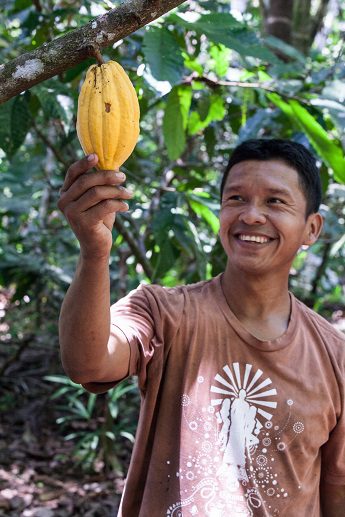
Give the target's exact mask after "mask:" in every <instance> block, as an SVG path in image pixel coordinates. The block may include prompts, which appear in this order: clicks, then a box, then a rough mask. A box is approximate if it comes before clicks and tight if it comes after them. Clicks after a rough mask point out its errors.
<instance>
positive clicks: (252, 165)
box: [224, 160, 304, 197]
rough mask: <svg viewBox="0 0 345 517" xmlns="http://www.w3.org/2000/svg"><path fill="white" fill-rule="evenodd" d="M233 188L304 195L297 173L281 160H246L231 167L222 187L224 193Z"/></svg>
mask: <svg viewBox="0 0 345 517" xmlns="http://www.w3.org/2000/svg"><path fill="white" fill-rule="evenodd" d="M234 186H237V187H241V188H245V187H255V188H259V189H264V188H266V187H267V188H270V189H272V188H275V189H279V190H287V191H289V192H290V194H294V193H296V194H297V193H299V194H302V195H303V197H304V194H303V192H302V189H301V185H300V181H299V174H298V172H297V171H296V170H295V169H294V168H293V167H291V166H290V165H288V164H287V163H285V162H284V161H282V160H246V161H243V162H239V163H236V164H235V165H234V166H233V167H231V169H230V171H229V174H228V177H227V179H226V182H225V185H224V192H226V191H227V190H229V189H230V188H233V187H234Z"/></svg>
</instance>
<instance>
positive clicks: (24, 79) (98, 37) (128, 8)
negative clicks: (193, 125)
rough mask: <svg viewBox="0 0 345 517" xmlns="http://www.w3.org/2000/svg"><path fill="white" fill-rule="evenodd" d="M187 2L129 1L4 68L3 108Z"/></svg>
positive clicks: (0, 75) (0, 80)
mask: <svg viewBox="0 0 345 517" xmlns="http://www.w3.org/2000/svg"><path fill="white" fill-rule="evenodd" d="M184 1H185V0H164V2H163V1H162V0H128V1H126V2H124V3H122V4H120V5H119V6H118V7H117V8H115V9H111V10H110V11H109V12H107V13H106V14H103V15H101V16H98V17H97V18H95V19H94V20H92V21H90V22H89V23H88V24H87V25H85V26H84V27H81V28H80V29H76V30H74V31H71V32H69V33H68V34H66V35H65V36H62V37H60V38H57V39H55V40H53V41H51V42H49V43H45V44H44V45H42V46H41V47H39V48H37V49H35V50H33V51H31V52H26V53H25V54H22V55H21V56H18V57H17V58H16V59H13V60H12V61H9V62H8V63H6V64H3V65H0V104H1V103H4V102H6V101H7V100H9V99H11V98H12V97H14V96H15V95H18V94H19V93H21V92H23V91H25V90H28V89H29V88H31V87H32V86H34V85H35V84H38V83H41V82H43V81H45V80H46V79H49V78H50V77H53V76H55V75H58V74H61V73H62V72H64V71H66V70H68V69H69V68H73V67H74V66H75V65H77V64H78V63H80V62H81V61H84V60H85V59H87V58H88V57H90V55H93V54H94V53H95V50H97V49H100V48H105V47H109V46H111V45H113V43H115V42H116V41H119V40H120V39H123V38H125V37H126V36H128V35H129V34H131V33H133V32H135V31H136V30H138V29H140V28H141V27H144V26H145V25H147V24H148V23H150V22H152V21H153V20H155V19H157V18H159V17H160V16H162V15H163V14H165V13H167V12H169V11H170V10H171V9H173V8H174V7H177V6H178V5H180V4H182V3H184Z"/></svg>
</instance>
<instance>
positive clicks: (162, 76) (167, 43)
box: [143, 27, 184, 84]
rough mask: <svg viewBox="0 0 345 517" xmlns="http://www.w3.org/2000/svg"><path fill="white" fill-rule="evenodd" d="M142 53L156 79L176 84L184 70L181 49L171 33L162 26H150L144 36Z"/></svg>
mask: <svg viewBox="0 0 345 517" xmlns="http://www.w3.org/2000/svg"><path fill="white" fill-rule="evenodd" d="M143 50H144V55H145V58H146V61H147V62H148V63H149V65H150V69H151V73H152V75H153V77H154V78H155V79H157V80H158V81H169V83H170V84H176V83H179V82H180V81H181V78H182V76H183V71H184V64H183V57H182V49H181V47H180V46H179V44H178V42H177V41H176V39H175V38H174V36H173V34H172V33H171V32H170V31H169V30H168V29H165V28H164V27H151V28H150V29H149V30H148V31H146V32H145V36H144V48H143Z"/></svg>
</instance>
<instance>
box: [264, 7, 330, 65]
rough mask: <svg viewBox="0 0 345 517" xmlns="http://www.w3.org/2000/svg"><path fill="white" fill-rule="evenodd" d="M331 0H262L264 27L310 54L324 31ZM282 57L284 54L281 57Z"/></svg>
mask: <svg viewBox="0 0 345 517" xmlns="http://www.w3.org/2000/svg"><path fill="white" fill-rule="evenodd" d="M329 3H330V0H318V2H317V7H316V11H315V14H314V15H313V13H312V7H313V5H314V4H315V2H312V0H260V5H261V11H262V17H263V30H264V33H265V34H267V35H271V36H275V37H276V38H279V39H281V40H283V41H284V42H285V43H288V44H289V45H292V46H293V47H295V48H296V49H297V50H299V51H300V52H302V53H303V54H307V53H308V52H309V50H310V47H311V46H312V44H313V41H314V39H315V36H316V34H317V33H318V32H319V31H320V30H321V27H322V24H323V20H324V18H325V16H326V13H327V8H328V6H329ZM281 57H282V56H281Z"/></svg>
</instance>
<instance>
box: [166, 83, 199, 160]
mask: <svg viewBox="0 0 345 517" xmlns="http://www.w3.org/2000/svg"><path fill="white" fill-rule="evenodd" d="M191 102H192V90H191V88H190V87H188V86H176V87H174V88H173V89H172V90H171V92H170V93H169V96H168V101H167V105H166V108H165V112H164V119H163V134H164V141H165V144H166V146H167V151H168V156H169V158H170V159H171V160H176V159H177V158H179V156H181V154H182V153H183V151H184V148H185V145H186V135H185V129H186V127H187V121H188V113H189V109H190V105H191Z"/></svg>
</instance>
